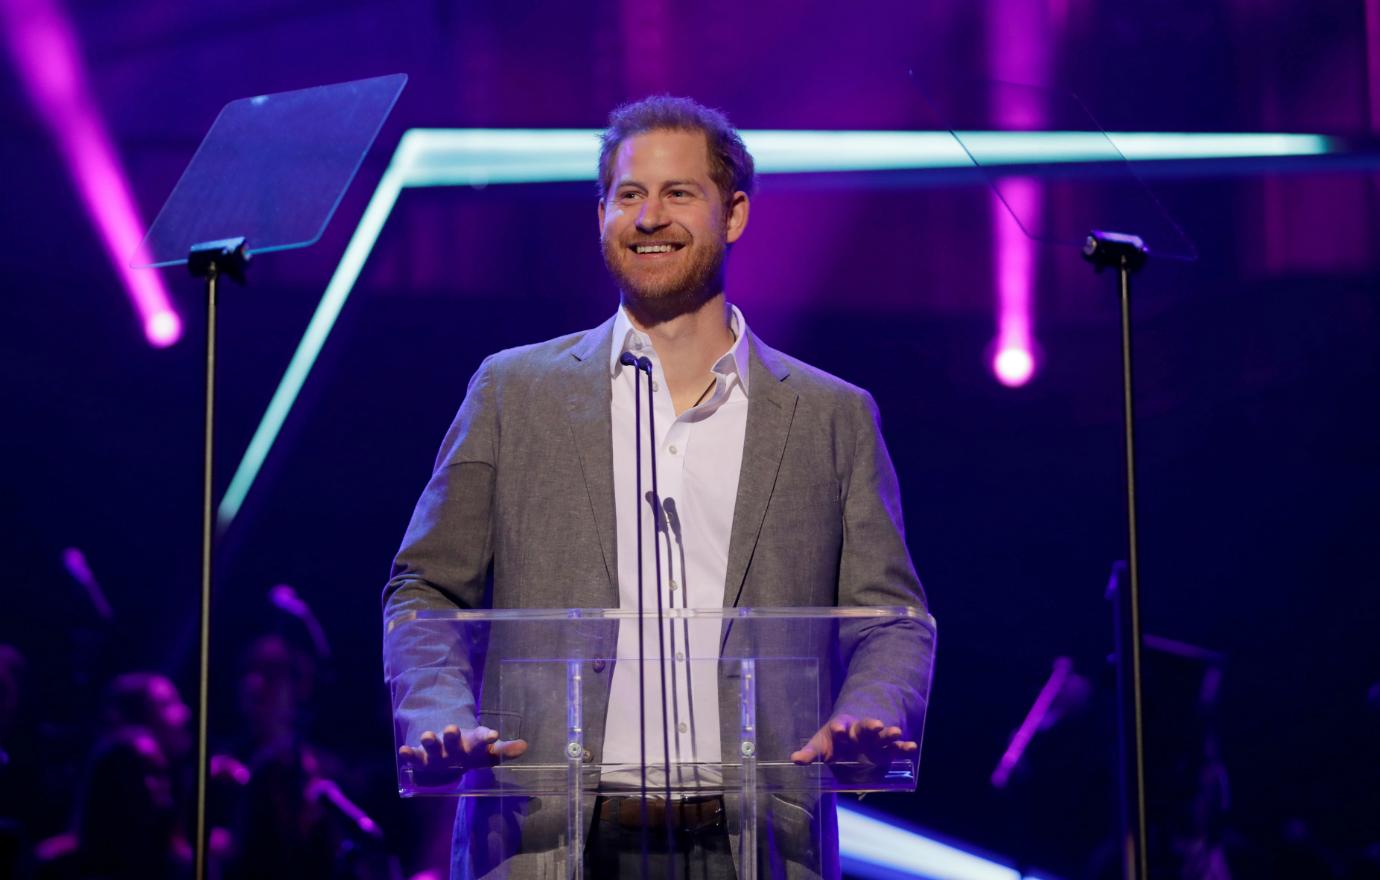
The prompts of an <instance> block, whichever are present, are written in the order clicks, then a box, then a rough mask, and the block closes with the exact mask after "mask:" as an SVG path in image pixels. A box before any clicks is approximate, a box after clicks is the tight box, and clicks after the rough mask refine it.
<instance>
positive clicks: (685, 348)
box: [623, 293, 733, 412]
mask: <svg viewBox="0 0 1380 880" xmlns="http://www.w3.org/2000/svg"><path fill="white" fill-rule="evenodd" d="M623 308H624V309H625V311H626V312H627V314H628V319H629V320H630V321H631V322H632V324H633V326H634V327H636V328H637V329H638V330H641V331H642V332H643V333H646V334H647V336H648V337H649V338H650V339H651V340H652V347H653V348H654V349H656V356H657V359H658V360H659V361H660V362H661V371H662V374H663V375H664V376H665V377H666V384H667V386H668V387H669V389H670V391H671V396H672V399H673V400H675V401H676V411H677V412H681V411H683V410H685V409H688V408H689V406H690V405H693V404H687V405H682V404H683V403H684V402H685V401H694V400H695V399H697V398H698V397H699V396H700V394H701V392H702V391H703V390H704V388H705V384H706V383H707V382H709V381H710V379H711V378H712V377H711V374H710V369H711V368H712V367H713V366H714V362H715V361H717V360H718V359H719V358H720V357H722V356H723V353H724V352H726V351H728V350H729V349H730V348H732V347H733V331H732V329H731V328H730V326H729V310H728V303H727V302H726V301H725V299H724V295H723V294H722V293H719V294H716V295H714V296H712V297H710V298H709V299H707V300H705V301H704V302H703V303H701V304H700V305H699V307H698V308H696V309H694V310H693V311H688V312H682V313H681V314H679V315H676V316H674V317H671V318H667V319H664V320H657V321H650V320H648V319H647V318H646V316H645V315H643V314H641V313H640V310H639V309H638V308H637V307H636V305H635V304H629V302H628V299H627V297H624V298H623Z"/></svg>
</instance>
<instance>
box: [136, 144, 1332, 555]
mask: <svg viewBox="0 0 1380 880" xmlns="http://www.w3.org/2000/svg"><path fill="white" fill-rule="evenodd" d="M598 134H599V132H598V131H597V130H595V129H424V128H414V129H411V130H409V131H407V132H406V133H405V134H404V135H403V137H402V139H401V140H400V141H399V142H398V149H397V151H396V152H395V153H394V154H393V159H392V161H391V162H390V163H389V165H388V170H387V171H386V172H384V175H383V178H382V180H380V181H379V186H378V189H377V190H376V191H375V192H374V195H373V198H371V199H370V201H369V206H368V208H367V209H365V212H364V216H363V217H362V218H361V219H360V221H359V227H358V228H357V229H355V233H354V235H353V236H352V237H351V239H350V243H349V245H348V246H346V248H345V254H344V256H342V257H341V260H340V265H339V266H337V267H336V270H335V274H334V275H332V276H331V280H330V283H329V284H328V285H327V286H326V292H325V294H324V295H323V296H322V298H321V303H320V304H319V305H318V306H317V307H316V312H315V314H313V315H312V318H311V322H310V323H309V324H308V325H307V330H306V333H305V334H304V335H303V336H302V341H301V342H300V343H299V344H298V346H297V350H296V351H295V352H294V353H293V356H292V360H291V361H290V362H289V363H288V367H287V370H286V372H285V373H284V374H283V378H282V381H281V382H280V383H279V385H278V389H277V391H276V392H274V395H273V399H272V400H271V401H270V402H269V405H268V409H267V410H266V411H265V412H264V415H263V418H262V419H261V420H260V422H259V427H258V429H257V430H256V431H255V432H254V436H253V438H252V439H251V440H250V443H249V447H248V449H246V450H245V454H244V457H243V458H242V459H241V461H240V464H239V467H238V468H236V470H235V474H234V477H233V478H232V479H231V481H230V486H229V487H228V488H227V489H226V492H225V496H224V497H223V498H222V499H221V503H220V507H219V508H218V511H217V522H218V525H219V527H220V529H221V530H222V531H224V530H225V529H226V528H227V527H228V526H229V525H230V523H231V522H232V521H234V519H235V516H236V514H238V513H239V510H240V507H241V506H242V505H243V504H244V499H245V497H246V496H247V495H248V493H249V489H250V487H251V486H252V485H253V483H254V480H255V478H256V477H257V475H258V473H259V470H260V469H261V468H262V467H263V464H264V461H265V460H266V459H267V457H268V453H269V450H270V449H272V447H273V443H274V441H275V440H276V439H277V436H278V433H279V432H280V431H281V430H282V427H283V423H284V421H286V419H287V414H288V412H289V411H291V409H292V405H293V403H294V402H295V401H296V399H297V395H298V393H299V392H300V391H301V390H302V385H303V384H304V383H305V382H306V379H307V376H308V374H310V373H311V368H312V365H313V364H314V363H315V361H316V357H317V355H318V354H320V352H321V347H322V346H323V345H324V344H325V341H326V338H327V337H328V336H329V335H330V332H331V328H332V327H333V326H334V324H335V320H336V318H337V317H338V316H339V314H340V310H341V309H342V308H343V307H344V305H345V301H346V299H348V298H349V295H350V291H351V290H352V289H353V288H354V285H355V282H356V281H357V280H358V279H359V275H360V272H361V271H363V269H364V262H365V260H367V259H368V257H369V253H370V251H372V250H373V247H374V243H375V242H376V241H377V240H378V236H379V232H380V231H381V230H382V229H383V224H384V223H385V222H387V220H388V215H389V214H390V213H391V211H392V210H393V205H394V204H395V203H396V202H397V199H398V196H399V195H400V194H401V192H402V190H403V189H404V188H406V187H430V186H465V185H469V186H488V185H491V184H511V183H558V182H569V181H587V180H593V179H594V167H595V163H596V161H597V158H598V140H597V137H598ZM742 135H743V140H744V141H745V142H746V144H747V146H748V148H749V149H750V150H751V151H752V153H753V157H754V159H755V160H756V163H757V170H758V171H759V172H761V173H763V174H788V173H813V172H834V171H842V172H850V171H852V172H856V171H902V170H924V169H943V168H962V167H970V166H971V164H972V163H971V161H970V160H969V159H968V157H967V155H966V154H965V153H964V152H963V149H962V148H961V147H960V146H959V144H958V142H957V141H955V140H954V138H953V136H952V135H950V134H949V133H948V132H942V131H939V132H936V131H745V132H743V133H742ZM1108 137H1109V138H1110V139H1111V140H1112V141H1113V142H1114V143H1115V144H1116V146H1117V147H1118V148H1119V149H1120V150H1121V153H1122V154H1123V155H1125V157H1126V158H1127V159H1133V160H1164V159H1181V160H1182V159H1227V158H1261V157H1293V156H1315V155H1326V154H1329V153H1333V152H1338V151H1340V149H1341V148H1340V146H1339V145H1338V144H1337V142H1335V141H1333V139H1331V138H1327V137H1323V136H1321V135H1310V134H1172V133H1171V134H1159V133H1150V132H1126V133H1116V134H1110V135H1108V136H1107V137H1103V136H1102V135H1101V134H1100V133H1098V132H968V133H965V134H964V140H965V142H967V143H969V144H970V145H976V146H979V147H980V148H981V150H982V151H983V152H982V156H983V160H984V162H986V161H989V159H990V161H992V162H993V163H994V164H1001V163H1013V164H1029V163H1049V162H1089V161H1098V162H1101V161H1112V162H1115V161H1120V159H1121V155H1118V154H1117V152H1116V150H1113V149H1110V148H1109V146H1108ZM150 274H152V273H150Z"/></svg>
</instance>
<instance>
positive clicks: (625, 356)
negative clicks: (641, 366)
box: [618, 351, 638, 367]
mask: <svg viewBox="0 0 1380 880" xmlns="http://www.w3.org/2000/svg"><path fill="white" fill-rule="evenodd" d="M618 362H619V363H620V364H622V365H623V366H625V367H636V366H637V365H638V364H637V355H635V354H633V353H632V352H630V351H625V352H623V353H622V354H620V355H619V356H618Z"/></svg>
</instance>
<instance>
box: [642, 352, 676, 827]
mask: <svg viewBox="0 0 1380 880" xmlns="http://www.w3.org/2000/svg"><path fill="white" fill-rule="evenodd" d="M637 365H638V367H639V368H640V369H642V370H645V371H646V373H647V433H648V434H650V435H651V442H650V443H648V444H647V448H648V450H649V451H650V452H651V458H652V462H651V464H652V497H651V504H652V516H653V517H654V518H653V520H652V522H653V524H654V525H655V526H656V527H655V528H653V529H652V559H653V565H654V567H655V569H656V644H657V657H658V658H659V659H660V662H658V663H657V667H658V668H659V669H660V671H661V749H662V751H661V756H662V764H663V765H664V768H665V771H666V809H667V811H668V813H669V811H670V809H671V721H670V718H668V717H667V715H668V713H667V709H666V623H665V620H664V617H663V606H664V605H665V602H664V601H663V599H662V595H661V527H660V526H661V522H662V520H663V518H664V517H665V513H664V512H663V511H662V509H661V493H660V492H659V491H657V481H656V447H657V440H656V399H655V397H654V396H653V395H654V394H655V393H656V384H655V383H653V382H652V361H651V359H650V358H646V357H642V358H638V360H637ZM639 494H640V490H639ZM637 521H638V523H641V522H642V517H640V516H639V517H638V518H637ZM639 543H640V541H639ZM667 552H668V553H669V552H670V551H669V549H668V550H667ZM669 825H670V823H667V826H668V827H669Z"/></svg>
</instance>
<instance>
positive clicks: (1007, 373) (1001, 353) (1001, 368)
mask: <svg viewBox="0 0 1380 880" xmlns="http://www.w3.org/2000/svg"><path fill="white" fill-rule="evenodd" d="M992 372H993V373H994V374H995V375H996V377H997V381H998V382H1000V383H1001V384H1003V385H1005V386H1006V387H1007V388H1019V387H1020V386H1022V385H1024V384H1025V383H1027V382H1029V381H1030V377H1031V376H1033V375H1035V356H1034V355H1033V354H1031V353H1030V352H1029V351H1027V350H1026V349H1024V348H999V349H997V353H996V354H995V355H994V356H993V357H992Z"/></svg>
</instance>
